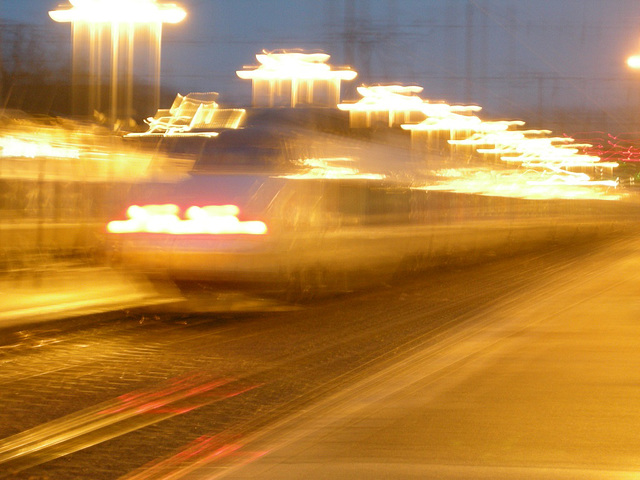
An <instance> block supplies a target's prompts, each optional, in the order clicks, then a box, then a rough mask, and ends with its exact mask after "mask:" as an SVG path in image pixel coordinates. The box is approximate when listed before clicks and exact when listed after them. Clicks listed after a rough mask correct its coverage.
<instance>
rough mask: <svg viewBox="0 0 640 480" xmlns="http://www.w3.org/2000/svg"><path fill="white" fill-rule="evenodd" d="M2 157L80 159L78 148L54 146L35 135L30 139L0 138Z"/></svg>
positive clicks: (0, 153)
mask: <svg viewBox="0 0 640 480" xmlns="http://www.w3.org/2000/svg"><path fill="white" fill-rule="evenodd" d="M0 157H14V158H40V157H47V158H67V159H72V158H80V151H79V150H78V149H77V148H71V147H67V146H56V145H52V144H51V143H50V142H48V141H47V140H46V137H45V139H43V138H38V136H36V135H33V136H32V137H30V138H29V139H20V138H16V137H0Z"/></svg>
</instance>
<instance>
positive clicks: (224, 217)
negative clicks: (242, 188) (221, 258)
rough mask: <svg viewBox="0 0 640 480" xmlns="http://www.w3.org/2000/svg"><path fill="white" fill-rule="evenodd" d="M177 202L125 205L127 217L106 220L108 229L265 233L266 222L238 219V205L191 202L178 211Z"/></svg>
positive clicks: (148, 231) (231, 233) (110, 230)
mask: <svg viewBox="0 0 640 480" xmlns="http://www.w3.org/2000/svg"><path fill="white" fill-rule="evenodd" d="M179 212H180V209H179V207H178V206H177V205H173V204H166V205H145V206H139V205H132V206H130V207H129V208H128V209H127V216H128V217H129V219H128V220H114V221H112V222H109V223H108V224H107V231H108V232H109V233H115V234H122V233H163V234H171V235H202V234H209V235H264V234H266V233H267V226H266V225H265V223H264V222H261V221H241V220H239V219H238V214H239V213H240V209H239V208H238V207H237V206H235V205H207V206H203V207H198V206H192V207H189V208H188V209H187V210H186V212H185V219H181V218H180V217H179V216H178V215H179Z"/></svg>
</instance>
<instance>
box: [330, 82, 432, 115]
mask: <svg viewBox="0 0 640 480" xmlns="http://www.w3.org/2000/svg"><path fill="white" fill-rule="evenodd" d="M357 90H358V93H359V94H360V95H361V96H362V98H361V99H360V100H358V101H357V102H356V103H341V104H339V105H338V108H339V109H340V110H345V111H355V112H379V111H415V112H418V111H420V110H421V108H422V105H423V103H424V100H422V99H421V98H420V97H418V96H416V94H418V93H420V92H421V91H422V87H418V86H409V87H405V86H402V85H374V86H361V87H358V89H357Z"/></svg>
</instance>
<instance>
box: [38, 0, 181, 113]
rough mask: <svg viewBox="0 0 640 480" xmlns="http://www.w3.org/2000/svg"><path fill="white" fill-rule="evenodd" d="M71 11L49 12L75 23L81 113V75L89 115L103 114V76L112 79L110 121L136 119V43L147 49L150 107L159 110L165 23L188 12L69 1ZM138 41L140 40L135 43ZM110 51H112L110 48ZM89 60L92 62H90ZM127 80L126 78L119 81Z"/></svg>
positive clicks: (141, 3)
mask: <svg viewBox="0 0 640 480" xmlns="http://www.w3.org/2000/svg"><path fill="white" fill-rule="evenodd" d="M69 3H70V5H69V7H70V8H60V9H58V10H52V11H50V12H49V16H50V17H51V19H52V20H54V21H56V22H61V23H66V22H68V23H71V26H72V37H73V39H72V42H73V79H72V84H73V96H74V107H73V108H74V112H75V113H77V112H78V110H79V108H78V105H77V103H78V98H79V97H78V96H79V87H80V83H81V82H80V81H79V79H80V77H81V76H84V75H85V74H87V75H88V81H86V82H83V83H84V84H85V86H86V88H87V89H88V98H87V103H88V105H87V107H88V108H87V110H88V113H92V112H101V111H102V110H103V105H102V89H103V83H104V82H103V77H105V76H108V77H109V106H108V110H109V112H108V118H109V120H110V122H111V123H112V124H115V123H116V121H117V120H121V119H122V116H124V117H125V118H126V119H130V118H131V117H132V110H133V74H134V67H135V66H138V67H139V65H140V64H144V63H145V62H144V61H134V56H135V49H134V42H135V41H136V40H138V43H140V42H139V40H140V37H141V36H142V37H143V38H142V40H143V41H144V42H143V43H147V44H148V46H149V54H148V56H146V58H145V60H146V63H147V65H149V70H150V71H151V77H152V79H153V80H152V89H151V90H152V92H153V94H152V103H153V105H151V106H150V107H149V109H150V110H151V111H155V110H157V108H158V105H159V103H160V63H161V39H162V24H163V23H169V24H175V23H179V22H181V21H182V20H184V18H185V17H186V15H187V13H186V11H185V10H184V9H183V8H181V7H179V6H177V5H175V4H172V3H170V4H166V3H158V1H157V0H69ZM136 37H138V38H137V39H136ZM107 49H108V50H107ZM87 57H88V58H87ZM121 77H123V78H121Z"/></svg>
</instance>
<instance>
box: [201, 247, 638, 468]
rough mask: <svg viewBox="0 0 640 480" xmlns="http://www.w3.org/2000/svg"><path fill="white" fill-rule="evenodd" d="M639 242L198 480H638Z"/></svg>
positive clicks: (520, 296) (427, 350)
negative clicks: (239, 461) (242, 460)
mask: <svg viewBox="0 0 640 480" xmlns="http://www.w3.org/2000/svg"><path fill="white" fill-rule="evenodd" d="M639 294H640V239H634V238H630V239H625V240H624V241H620V242H617V243H614V244H611V245H609V246H606V247H605V248H600V249H598V251H597V252H593V254H592V255H589V256H588V257H587V258H584V259H582V260H581V261H580V262H576V263H575V264H574V265H572V267H571V268H570V269H569V270H565V271H562V272H557V274H556V275H555V276H554V279H553V281H551V282H547V283H545V284H540V285H537V286H536V287H535V288H531V289H530V290H528V291H526V292H514V295H513V297H511V298H508V299H505V300H500V301H499V302H498V303H497V304H496V305H495V306H494V307H492V308H490V309H488V310H487V311H483V312H482V313H479V314H478V315H477V318H475V321H474V322H472V324H473V326H469V327H468V329H467V330H465V331H462V332H457V333H456V334H455V335H453V336H451V337H448V338H443V339H442V340H441V341H440V342H439V343H437V344H436V345H426V346H425V347H424V349H423V350H421V351H419V352H417V353H415V354H412V355H411V356H410V357H409V358H406V359H404V360H403V361H401V362H399V363H397V364H395V365H393V366H390V367H388V368H386V369H385V370H384V371H381V372H379V373H378V374H376V375H373V376H371V377H367V378H364V379H362V380H361V381H360V382H358V383H357V384H355V385H352V386H350V387H349V388H347V389H345V390H344V391H341V392H339V393H337V394H335V395H334V396H332V397H331V398H329V399H326V400H324V401H322V402H319V403H318V404H316V405H314V406H311V407H309V408H307V409H305V411H303V412H299V413H297V414H295V415H293V416H292V417H290V418H288V419H285V420H283V421H282V422H281V423H279V424H278V425H275V426H270V427H268V428H266V429H264V430H263V431H261V432H258V433H256V434H255V435H254V436H253V437H252V438H250V439H247V443H246V444H245V445H243V450H245V451H246V452H252V453H253V457H252V458H253V461H250V462H245V464H242V465H235V466H234V467H231V468H227V469H225V470H222V471H218V472H216V473H215V474H212V476H211V477H210V478H221V477H224V478H234V479H249V478H260V479H263V480H267V479H279V480H282V479H302V478H304V479H305V480H313V479H326V478H351V479H370V478H384V479H406V478H420V479H427V478H428V479H432V478H433V479H435V478H437V479H448V480H460V479H537V480H540V479H554V480H557V479H574V478H582V479H607V478H612V479H613V478H615V479H625V478H638V471H639V469H640V453H639V452H640V436H639V435H638V431H640V368H638V367H639V366H640V295H639Z"/></svg>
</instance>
